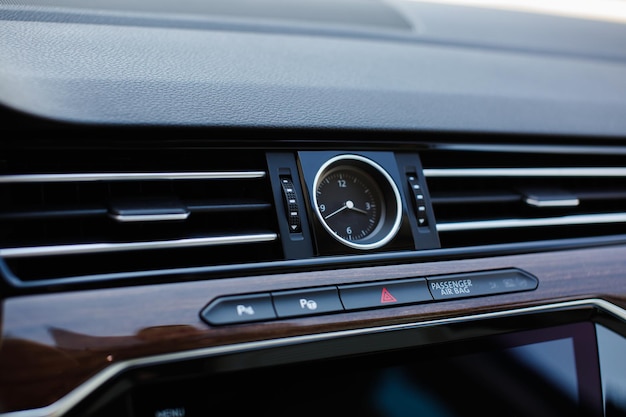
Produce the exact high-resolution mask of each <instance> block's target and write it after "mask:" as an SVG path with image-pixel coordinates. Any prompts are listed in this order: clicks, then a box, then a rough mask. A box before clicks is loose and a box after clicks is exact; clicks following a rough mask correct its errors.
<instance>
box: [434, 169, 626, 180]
mask: <svg viewBox="0 0 626 417" xmlns="http://www.w3.org/2000/svg"><path fill="white" fill-rule="evenodd" d="M424 176H426V177H427V178H456V177H465V178H468V177H470V178H471V177H477V178H484V177H582V178H584V177H626V168H618V167H615V168H452V169H446V168H441V169H440V168H430V169H424Z"/></svg>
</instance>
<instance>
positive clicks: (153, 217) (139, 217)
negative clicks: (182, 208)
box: [109, 212, 191, 223]
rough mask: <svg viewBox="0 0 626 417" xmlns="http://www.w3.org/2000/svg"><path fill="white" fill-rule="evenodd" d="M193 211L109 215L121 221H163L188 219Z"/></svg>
mask: <svg viewBox="0 0 626 417" xmlns="http://www.w3.org/2000/svg"><path fill="white" fill-rule="evenodd" d="M190 214H191V213H190V212H186V213H175V214H136V215H121V214H109V217H111V218H112V219H114V220H116V221H118V222H120V223H129V222H162V221H172V220H186V219H187V217H189V215H190Z"/></svg>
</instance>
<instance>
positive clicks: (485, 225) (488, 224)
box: [437, 213, 626, 232]
mask: <svg viewBox="0 0 626 417" xmlns="http://www.w3.org/2000/svg"><path fill="white" fill-rule="evenodd" d="M602 223H626V213H609V214H581V215H575V216H563V217H546V218H541V219H504V220H484V221H474V222H458V223H438V224H437V231H439V232H459V231H464V230H487V229H512V228H515V227H537V226H572V225H581V224H602Z"/></svg>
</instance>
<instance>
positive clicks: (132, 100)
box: [0, 0, 626, 137]
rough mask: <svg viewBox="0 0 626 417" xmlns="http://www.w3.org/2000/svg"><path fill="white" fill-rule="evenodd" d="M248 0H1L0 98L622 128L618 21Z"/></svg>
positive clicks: (579, 130) (320, 118)
mask: <svg viewBox="0 0 626 417" xmlns="http://www.w3.org/2000/svg"><path fill="white" fill-rule="evenodd" d="M249 3H250V2H237V4H236V5H235V4H230V3H229V2H210V6H209V5H207V4H200V3H198V2H192V1H187V2H183V3H181V4H178V3H177V5H176V9H174V6H172V5H171V4H170V5H167V4H165V3H163V2H160V3H150V5H147V3H141V2H139V3H133V4H132V5H131V4H121V3H108V2H107V3H103V4H100V3H90V6H84V5H82V4H81V5H80V7H75V6H76V3H75V2H71V1H54V2H44V3H41V2H39V3H37V4H30V3H28V2H12V3H11V4H3V5H2V6H0V27H1V30H0V37H1V38H0V39H1V42H0V45H2V46H1V47H0V48H1V50H0V52H1V53H0V56H1V57H2V58H0V60H1V61H0V63H1V64H2V65H1V66H0V68H1V69H0V103H2V104H4V106H6V107H7V108H8V109H13V110H16V111H18V112H22V113H24V114H26V115H30V116H33V117H39V118H43V119H49V120H56V121H60V122H65V123H70V124H79V125H121V126H187V127H188V126H193V127H246V128H259V127H269V128H323V129H328V128H333V129H368V130H372V129H374V130H385V129H387V130H389V129H393V130H399V131H407V130H408V131H412V130H420V131H448V132H450V131H454V132H460V131H463V132H495V133H506V132H508V133H513V132H514V133H535V134H569V135H597V136H609V137H622V136H623V135H624V132H626V114H625V110H624V109H626V99H625V97H626V82H625V81H624V80H626V77H625V74H626V65H625V63H626V51H625V50H624V48H623V46H622V42H621V41H622V40H623V39H624V36H625V35H626V27H625V25H623V24H620V23H617V22H607V21H604V22H601V21H598V20H591V19H590V20H585V19H578V18H568V17H557V16H549V15H541V14H533V13H519V12H512V11H504V10H490V9H484V8H474V7H465V6H455V5H446V4H433V3H425V2H376V1H356V0H355V1H348V0H345V1H341V2H319V3H318V2H315V3H313V2H298V7H296V6H293V7H282V6H281V7H278V5H282V3H281V2H280V1H278V0H274V1H271V2H270V1H267V2H263V3H259V4H256V5H251V4H249ZM235 6H237V7H235ZM239 6H241V7H239ZM176 11H178V12H176ZM278 11H280V13H279V14H276V13H278ZM165 12H170V14H166V13H165ZM207 45H210V47H207ZM146 103H149V105H146Z"/></svg>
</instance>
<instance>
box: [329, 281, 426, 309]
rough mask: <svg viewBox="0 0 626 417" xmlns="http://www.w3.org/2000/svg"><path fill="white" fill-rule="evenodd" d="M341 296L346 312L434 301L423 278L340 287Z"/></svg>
mask: <svg viewBox="0 0 626 417" xmlns="http://www.w3.org/2000/svg"><path fill="white" fill-rule="evenodd" d="M339 296H340V297H341V302H342V303H343V306H344V307H345V309H346V310H358V309H363V308H376V307H392V306H395V305H400V304H417V303H423V302H426V301H433V298H432V296H431V295H430V292H429V291H428V285H427V284H426V280H425V279H423V278H416V279H408V280H407V279H403V280H397V281H382V282H377V283H373V284H356V285H340V286H339Z"/></svg>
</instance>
